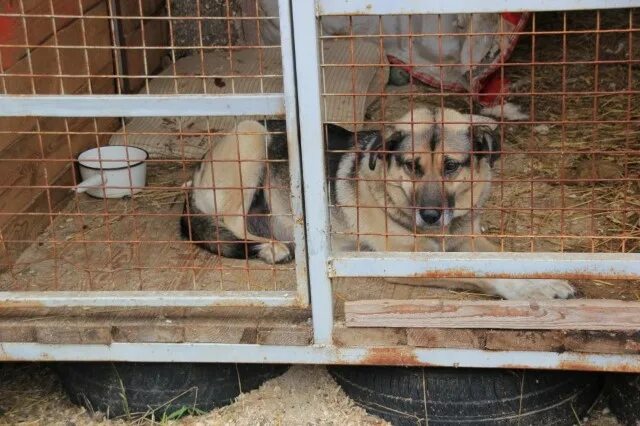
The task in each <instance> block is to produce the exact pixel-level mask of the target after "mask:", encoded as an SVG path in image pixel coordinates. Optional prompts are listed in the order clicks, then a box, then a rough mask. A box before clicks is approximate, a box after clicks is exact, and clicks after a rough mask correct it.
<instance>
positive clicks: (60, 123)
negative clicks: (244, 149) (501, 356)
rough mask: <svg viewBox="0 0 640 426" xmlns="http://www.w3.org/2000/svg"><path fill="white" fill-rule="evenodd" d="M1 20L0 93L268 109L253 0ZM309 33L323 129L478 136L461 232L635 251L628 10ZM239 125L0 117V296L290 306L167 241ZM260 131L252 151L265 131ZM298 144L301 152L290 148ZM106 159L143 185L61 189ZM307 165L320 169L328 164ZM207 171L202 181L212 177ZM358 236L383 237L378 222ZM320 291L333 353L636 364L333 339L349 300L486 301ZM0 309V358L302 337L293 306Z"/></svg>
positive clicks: (271, 17)
mask: <svg viewBox="0 0 640 426" xmlns="http://www.w3.org/2000/svg"><path fill="white" fill-rule="evenodd" d="M0 20H1V22H2V26H1V27H0V69H1V74H0V84H1V88H0V90H1V93H2V94H5V95H30V94H38V95H45V94H46V95H52V94H56V95H62V94H63V95H83V94H93V95H102V94H104V95H107V94H108V95H113V94H151V95H172V94H183V95H184V94H259V93H263V94H267V93H278V92H282V91H283V88H284V84H283V71H282V69H283V66H282V62H283V61H282V56H281V50H280V34H279V30H278V28H279V19H278V10H277V2H273V1H258V0H237V1H234V0H199V1H193V2H186V1H180V0H134V1H129V0H126V1H125V0H73V1H67V0H64V1H63V0H46V1H41V0H38V1H36V0H17V1H8V2H2V4H1V5H0ZM319 28H320V30H319V31H320V38H319V43H320V52H321V58H320V61H321V77H322V79H321V80H322V81H321V86H322V94H321V97H322V105H323V111H322V113H323V119H324V121H325V123H327V124H335V125H337V126H340V127H343V128H345V129H347V130H349V131H361V130H362V131H367V130H380V131H381V132H382V133H384V132H385V131H386V128H387V127H392V126H393V124H394V123H395V122H397V121H398V120H399V119H401V118H402V117H403V116H405V114H406V113H407V111H410V110H412V109H417V108H452V109H455V110H457V111H459V112H461V113H463V114H471V113H473V114H476V115H477V116H483V117H491V118H490V120H492V121H491V122H492V123H493V124H494V127H495V129H494V130H495V134H496V135H497V138H498V140H499V143H500V148H499V150H498V151H499V152H498V153H499V154H500V155H499V157H497V158H496V159H495V161H494V162H493V166H492V168H491V175H492V178H491V180H492V186H491V190H490V192H489V193H488V199H487V200H486V202H485V203H484V204H483V205H482V206H474V207H469V208H468V210H470V211H471V214H474V215H477V216H478V217H480V216H481V218H482V219H481V223H482V234H483V235H484V236H485V237H487V238H488V239H490V240H491V241H493V242H494V243H495V244H496V245H497V247H498V249H499V251H504V252H520V253H534V252H558V253H560V252H579V253H584V252H586V253H602V252H604V253H638V252H640V128H639V127H638V119H639V118H640V95H639V93H640V65H639V61H640V12H638V11H637V10H635V9H615V10H595V11H577V12H575V11H571V12H544V13H542V12H540V13H530V14H485V15H459V16H456V17H454V18H452V17H448V16H445V15H437V16H436V15H420V16H417V15H411V16H409V15H406V16H381V15H366V16H365V15H362V16H331V17H322V18H321V19H320V22H319ZM438 111H440V110H438ZM248 118H251V119H255V120H258V121H260V120H265V119H284V118H285V115H284V114H282V115H279V116H257V117H256V116H252V117H246V116H210V117H183V116H167V117H128V118H122V117H117V116H115V117H110V118H105V117H95V118H78V117H31V116H24V117H3V118H1V119H0V170H2V172H1V173H0V181H1V183H0V290H1V291H8V292H31V291H65V292H70V291H73V292H84V291H216V292H221V293H223V292H233V291H274V292H280V293H282V292H291V293H292V294H295V292H296V291H298V288H299V285H298V283H299V279H300V272H299V271H298V270H297V269H296V263H295V262H283V263H276V264H271V263H266V262H263V261H261V260H259V259H250V260H246V259H231V258H226V257H221V256H218V255H216V254H214V253H211V252H209V251H206V250H203V249H202V248H200V247H198V246H197V245H196V244H194V243H193V242H192V241H189V239H188V238H185V237H184V236H183V235H181V229H180V218H181V216H182V214H183V209H184V205H185V198H186V197H188V194H189V191H190V190H191V189H192V188H191V187H190V186H189V185H190V184H189V182H190V181H191V179H192V175H193V172H194V170H195V169H196V168H197V167H198V165H199V164H200V161H201V159H202V158H203V156H204V155H205V153H206V152H207V151H208V150H209V149H210V148H211V147H212V146H214V145H215V143H216V141H219V140H220V139H221V138H224V137H225V136H229V135H231V136H234V133H233V129H234V127H235V126H236V125H237V124H238V123H240V122H241V121H242V120H246V119H248ZM440 124H441V125H446V124H447V123H443V122H442V120H441V121H440ZM269 133H270V134H266V133H265V134H264V135H263V136H264V137H265V138H267V137H269V136H271V137H275V136H277V133H278V132H269ZM238 140H241V138H240V136H238ZM318 141H320V139H318ZM318 141H304V140H303V141H302V142H301V145H300V146H301V148H300V149H301V150H304V149H305V144H308V143H316V142H317V143H320V142H318ZM325 142H326V141H325ZM110 145H114V146H121V145H126V146H129V147H138V148H142V149H144V150H145V151H146V152H147V153H148V159H147V160H146V161H145V164H146V185H145V186H144V187H142V188H140V190H139V191H136V192H135V193H134V194H132V195H130V196H126V197H122V198H104V197H101V196H100V193H99V191H100V189H98V193H97V194H94V195H97V196H92V195H89V194H87V193H86V192H78V191H76V190H74V189H76V188H77V187H78V185H79V184H80V183H81V181H82V179H83V178H82V176H81V175H80V173H79V160H78V156H79V155H80V154H81V153H82V152H84V151H86V150H88V149H91V148H97V147H104V146H110ZM325 152H326V155H327V156H329V155H331V154H334V153H335V151H334V150H331V149H330V148H329V147H328V146H327V145H326V150H325ZM362 154H363V155H364V156H362V158H365V156H366V155H367V153H362ZM228 158H230V159H231V160H227V161H232V162H234V164H237V165H238V166H237V167H240V164H243V161H249V160H247V159H244V158H240V150H239V151H238V152H237V153H229V157H228ZM270 161H271V160H263V167H265V168H266V170H267V172H265V173H266V178H265V179H264V180H263V181H262V182H260V185H259V190H260V191H262V192H263V193H264V194H265V197H267V198H268V197H270V196H271V194H272V193H275V192H276V191H277V190H278V189H282V188H278V187H276V186H275V185H272V183H271V181H270V179H269V170H270V167H271V166H269V162H270ZM274 161H276V160H274ZM363 161H367V160H366V159H365V160H363ZM209 165H210V166H211V167H212V168H213V170H214V173H215V169H216V164H215V162H214V163H213V164H211V163H210V164H209ZM390 167H391V166H390ZM125 168H126V167H125ZM356 168H357V167H356ZM129 169H130V170H129V171H132V170H133V167H130V168H129ZM389 170H391V169H389ZM389 173H391V171H390V172H389ZM471 176H473V172H471ZM351 178H352V179H355V180H358V179H360V178H361V177H360V176H359V175H358V174H357V173H356V174H354V175H353V176H352V177H351ZM471 180H473V177H471ZM192 184H193V183H191V185H192ZM328 184H329V186H332V185H335V186H338V185H337V182H329V183H328ZM482 185H488V182H483V181H482V180H478V181H477V182H474V186H473V188H476V189H475V190H476V191H480V190H481V189H482ZM204 189H207V190H209V191H211V192H212V193H216V192H218V193H220V192H222V191H234V190H240V191H241V192H242V191H246V190H250V189H255V188H249V187H244V188H243V187H240V188H235V187H233V188H232V187H227V188H220V187H219V188H216V187H208V188H204ZM454 196H456V195H455V194H454ZM381 197H383V198H384V197H385V194H384V190H382V193H381ZM352 202H353V205H351V206H345V205H340V204H339V203H338V202H337V201H335V200H330V199H327V200H320V199H319V200H318V204H317V205H306V206H305V207H306V209H317V208H326V206H330V207H332V209H334V210H335V209H340V208H343V209H344V208H356V209H358V208H363V209H366V208H367V206H366V205H364V204H362V205H361V204H359V199H358V197H357V196H354V198H353V200H352ZM389 202H390V203H394V202H396V201H393V200H391V199H389ZM323 206H324V207H323ZM389 207H393V206H389ZM385 210H386V209H385ZM226 213H228V214H230V215H234V214H235V215H236V216H238V215H241V216H247V215H248V214H249V212H247V211H235V212H226ZM255 214H256V215H258V216H259V214H258V213H255ZM288 215H289V218H288V219H290V220H291V221H292V222H296V221H298V220H299V219H300V218H299V217H294V216H295V214H294V213H290V214H288ZM389 220H391V219H389ZM357 222H358V221H357V220H356V221H355V222H354V223H353V228H352V229H351V230H347V231H344V230H341V231H337V230H334V229H332V230H331V232H330V234H331V235H332V236H336V235H337V234H338V233H339V232H342V233H344V232H346V233H348V234H350V235H351V237H352V238H355V239H359V238H361V237H363V236H364V235H365V233H366V232H371V231H370V227H367V229H368V231H361V224H360V223H357ZM362 229H364V228H362ZM409 234H411V233H408V235H406V236H404V237H405V238H411V237H410V235H409ZM472 234H473V233H472ZM376 235H377V236H378V237H380V238H383V239H384V238H387V239H388V238H394V237H396V238H397V237H398V235H390V233H389V231H388V228H387V225H386V224H385V223H382V224H381V225H380V227H379V228H378V231H376ZM468 237H469V238H471V239H473V238H475V237H479V234H473V235H468ZM212 238H213V242H214V243H216V242H217V243H220V241H223V240H224V238H223V237H221V236H219V235H218V236H217V237H216V236H213V237H212ZM446 238H448V237H447V233H446V232H445V231H444V229H443V230H438V231H437V232H435V234H434V236H433V239H434V240H437V241H440V243H441V244H444V243H443V241H445V240H446ZM274 239H275V237H273V238H271V240H274ZM288 242H292V241H288ZM357 249H360V247H359V246H358V247H357ZM302 253H303V254H304V252H302ZM621 278H625V277H621ZM570 282H571V285H572V286H573V287H574V288H575V289H576V290H577V297H579V298H585V299H614V300H625V301H637V300H640V290H639V287H638V284H640V283H639V282H638V281H634V280H628V279H607V280H593V279H584V277H581V276H575V277H573V279H571V280H570ZM332 288H333V296H334V315H335V321H336V322H335V326H334V332H333V340H334V343H335V344H336V345H341V346H376V345H409V346H416V347H456V348H479V349H491V350H494V349H495V350H501V349H517V350H523V349H526V350H541V351H545V350H554V351H557V350H565V349H566V350H572V351H576V352H606V353H637V352H638V348H639V347H640V346H639V345H640V336H639V335H638V334H637V333H633V332H626V331H616V332H604V331H566V330H530V331H516V330H488V329H475V330H470V329H456V330H450V329H448V330H444V329H438V328H430V329H421V328H402V327H399V328H398V327H396V328H384V327H379V326H359V327H358V328H353V327H350V326H349V323H348V321H347V318H346V316H348V315H347V314H348V311H349V306H350V305H349V303H351V302H354V301H361V300H375V299H397V300H414V299H452V300H476V299H477V300H485V299H491V298H494V296H488V295H484V294H479V293H477V292H474V291H469V290H466V291H465V290H459V289H445V288H433V287H429V286H425V285H406V284H395V283H391V282H389V281H388V280H384V279H382V278H375V279H372V278H335V279H333V282H332ZM345 306H346V307H345ZM345 311H346V314H345ZM0 312H1V313H0V315H2V316H1V317H0V341H9V342H44V343H105V342H106V343H109V342H112V341H123V342H165V343H166V342H220V343H265V344H288V345H307V344H310V343H311V341H312V334H313V333H312V327H311V323H310V316H311V310H310V308H309V307H308V306H298V307H296V306H291V307H277V308H275V307H265V306H260V305H256V306H244V307H241V308H239V307H234V306H216V307H199V308H184V307H177V308H176V307H174V308H168V307H157V308H151V307H148V308H136V309H130V308H124V307H121V308H117V307H116V308H108V309H106V308H101V309H97V308H96V309H90V310H86V309H79V308H78V309H76V308H64V307H62V308H51V307H46V308H45V307H41V306H40V307H39V306H35V305H20V304H16V305H14V306H6V307H3V310H2V311H0ZM532 328H535V327H532Z"/></svg>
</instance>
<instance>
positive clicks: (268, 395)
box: [0, 363, 619, 426]
mask: <svg viewBox="0 0 640 426" xmlns="http://www.w3.org/2000/svg"><path fill="white" fill-rule="evenodd" d="M605 403H606V400H605V399H601V400H600V401H599V402H598V403H597V404H596V405H595V406H594V408H593V410H592V411H591V414H590V417H589V418H586V419H580V420H581V423H582V426H619V423H618V422H617V421H616V420H615V418H614V417H613V416H612V415H611V413H610V412H609V409H608V408H607V407H606V405H605ZM2 413H4V414H2ZM152 424H163V425H165V424H166V425H172V426H205V425H230V426H236V425H238V426H240V425H376V426H383V425H388V424H389V423H387V422H385V421H383V420H380V419H379V418H377V417H375V416H371V415H369V414H367V413H366V412H365V411H364V409H362V408H360V407H358V406H357V405H355V404H354V403H353V401H351V400H350V399H349V398H348V397H347V396H346V395H345V393H344V392H343V391H342V389H341V388H340V387H339V386H338V385H337V384H336V383H335V382H334V381H333V379H332V378H331V376H329V374H328V373H327V372H326V370H325V368H324V367H322V366H293V367H291V368H290V369H289V371H288V372H287V373H285V374H283V375H282V376H280V377H278V378H275V379H272V380H270V381H268V382H266V383H265V384H264V385H262V387H260V388H259V389H256V390H254V391H252V392H249V393H246V394H242V395H240V396H239V397H238V399H237V400H236V402H235V403H233V404H231V405H229V406H226V407H223V408H220V409H217V410H214V411H211V412H209V413H206V414H203V415H201V416H187V417H183V418H182V419H180V420H177V421H157V422H153V421H152V420H150V419H128V420H127V419H117V420H108V419H105V418H104V416H103V415H102V414H101V413H92V412H89V411H87V410H86V409H85V408H83V407H78V406H76V405H73V404H72V403H71V402H70V401H69V399H68V398H67V397H66V395H65V394H64V392H63V391H62V388H61V386H60V384H59V382H58V379H57V378H56V376H55V374H53V372H52V371H51V370H50V369H49V368H47V366H46V365H42V364H35V363H31V364H0V425H29V426H45V425H47V426H49V425H51V426H58V425H59V426H76V425H77V426H81V425H82V426H84V425H87V426H135V425H152Z"/></svg>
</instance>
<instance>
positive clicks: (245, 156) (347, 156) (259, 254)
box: [181, 108, 575, 299]
mask: <svg viewBox="0 0 640 426" xmlns="http://www.w3.org/2000/svg"><path fill="white" fill-rule="evenodd" d="M470 123H471V124H470ZM385 127H386V128H385V130H384V131H378V130H364V131H358V132H355V133H354V132H350V131H348V130H346V129H344V128H342V127H339V126H335V125H331V124H328V125H325V140H326V143H327V147H328V154H327V156H326V162H327V164H326V171H327V177H328V179H329V197H330V217H331V231H332V232H331V234H332V241H331V244H332V250H334V251H355V250H359V251H376V252H378V251H402V252H414V251H427V252H434V251H449V252H451V251H453V252H472V251H482V252H494V251H499V250H498V248H497V246H495V245H494V244H493V243H491V242H490V241H489V240H488V239H487V238H486V237H484V236H482V235H481V233H482V232H481V226H480V216H481V214H480V211H481V209H482V206H483V205H484V203H485V202H486V200H487V199H488V197H489V195H490V192H491V176H492V169H493V166H494V163H495V161H496V159H497V158H498V157H499V154H500V140H499V137H498V136H497V135H496V128H497V124H496V123H495V122H492V121H491V120H490V119H489V118H487V117H484V116H478V115H468V114H462V113H460V112H458V111H456V110H453V109H448V108H420V109H414V110H411V111H409V112H408V113H407V114H406V115H405V116H404V117H402V118H401V119H400V120H399V121H398V122H397V123H394V124H389V125H387V126H385ZM238 159H241V161H240V162H239V161H238ZM190 186H191V189H190V192H189V195H188V197H187V199H186V201H185V207H184V213H183V215H182V217H181V230H182V234H183V236H184V237H186V238H187V239H189V240H191V241H193V242H195V243H197V244H199V245H200V246H202V247H203V248H205V249H206V250H209V251H211V252H212V253H215V254H218V255H220V256H225V257H230V258H243V259H244V258H259V259H262V260H263V261H264V262H267V263H271V264H274V263H283V262H288V261H290V260H291V259H292V258H293V256H294V254H293V253H294V245H293V218H292V215H291V207H290V192H289V187H290V182H289V169H288V155H287V140H286V136H285V123H284V121H281V120H267V121H265V122H264V124H263V123H260V122H257V121H243V122H241V123H239V124H238V125H237V126H236V128H235V129H234V130H233V131H232V132H230V134H229V135H228V136H226V137H224V138H222V139H221V140H220V141H218V142H216V143H215V144H214V146H213V147H212V148H211V149H210V150H209V151H208V152H207V153H206V154H205V155H204V157H203V159H202V161H201V163H200V165H199V167H198V168H197V169H196V171H195V173H194V175H193V179H192V181H191V183H190ZM214 188H215V190H214ZM319 203H321V201H320V200H319ZM307 208H317V207H313V206H307ZM471 236H473V238H472V237H471ZM390 280H391V281H393V282H398V283H403V284H412V285H416V284H418V285H432V286H437V287H446V288H462V289H471V290H480V291H482V292H485V293H487V294H490V295H496V296H500V297H502V298H505V299H551V298H570V297H573V296H574V293H575V291H574V289H573V287H572V286H571V285H569V283H567V282H566V281H564V280H555V279H546V280H529V279H485V278H477V279H446V280H440V281H436V282H432V283H424V282H423V281H422V280H420V279H417V278H394V279H390Z"/></svg>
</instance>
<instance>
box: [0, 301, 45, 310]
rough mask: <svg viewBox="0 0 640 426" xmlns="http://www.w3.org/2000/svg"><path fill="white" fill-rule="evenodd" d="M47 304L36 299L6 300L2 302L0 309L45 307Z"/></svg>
mask: <svg viewBox="0 0 640 426" xmlns="http://www.w3.org/2000/svg"><path fill="white" fill-rule="evenodd" d="M45 307H46V306H45V305H44V304H43V303H41V302H38V301H35V300H29V301H26V300H5V301H2V302H0V309H16V308H20V309H32V308H45Z"/></svg>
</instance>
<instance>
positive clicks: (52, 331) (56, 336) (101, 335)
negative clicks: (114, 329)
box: [36, 321, 111, 345]
mask: <svg viewBox="0 0 640 426" xmlns="http://www.w3.org/2000/svg"><path fill="white" fill-rule="evenodd" d="M62 324H64V322H62V321H61V322H60V323H58V324H56V325H53V326H41V327H37V328H36V341H37V342H39V343H50V344H55V345H59V344H64V343H67V344H96V345H108V344H110V343H111V327H109V326H108V325H97V324H86V325H85V324H81V323H80V324H64V325H62Z"/></svg>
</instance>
